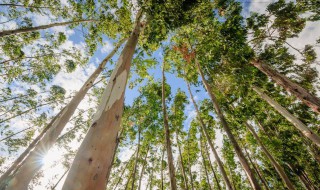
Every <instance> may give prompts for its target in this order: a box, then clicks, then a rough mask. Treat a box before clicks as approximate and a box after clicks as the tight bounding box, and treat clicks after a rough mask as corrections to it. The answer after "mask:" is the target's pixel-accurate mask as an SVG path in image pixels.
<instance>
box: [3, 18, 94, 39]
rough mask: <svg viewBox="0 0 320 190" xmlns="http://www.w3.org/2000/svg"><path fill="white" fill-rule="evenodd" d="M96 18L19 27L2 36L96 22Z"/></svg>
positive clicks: (4, 31) (6, 31)
mask: <svg viewBox="0 0 320 190" xmlns="http://www.w3.org/2000/svg"><path fill="white" fill-rule="evenodd" d="M95 21H96V20H92V19H91V20H77V21H68V22H59V23H52V24H47V25H42V26H34V27H30V28H19V29H15V30H3V31H1V32H0V38H1V37H4V36H10V35H15V34H21V33H26V32H34V31H38V30H44V29H48V28H52V27H55V26H66V25H69V24H75V23H84V22H95Z"/></svg>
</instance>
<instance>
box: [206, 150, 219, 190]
mask: <svg viewBox="0 0 320 190" xmlns="http://www.w3.org/2000/svg"><path fill="white" fill-rule="evenodd" d="M204 147H205V151H206V155H207V157H208V161H209V166H210V168H211V171H212V173H213V177H214V180H215V181H216V183H217V187H218V190H221V186H220V183H219V180H218V176H217V174H216V172H215V171H214V168H213V165H212V163H211V159H210V154H209V150H208V147H207V145H206V144H205V146H204Z"/></svg>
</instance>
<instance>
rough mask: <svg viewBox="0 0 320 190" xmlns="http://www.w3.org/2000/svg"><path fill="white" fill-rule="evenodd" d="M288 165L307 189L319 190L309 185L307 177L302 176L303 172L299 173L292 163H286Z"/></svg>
mask: <svg viewBox="0 0 320 190" xmlns="http://www.w3.org/2000/svg"><path fill="white" fill-rule="evenodd" d="M286 164H287V166H288V167H289V168H290V170H291V171H292V172H293V173H295V174H296V175H297V176H298V178H299V180H300V182H301V183H302V184H303V185H304V186H305V188H306V189H308V190H317V188H316V187H314V186H313V185H310V184H309V182H308V180H306V178H305V176H304V175H303V174H302V171H299V170H298V169H297V168H295V166H294V165H292V164H291V163H286Z"/></svg>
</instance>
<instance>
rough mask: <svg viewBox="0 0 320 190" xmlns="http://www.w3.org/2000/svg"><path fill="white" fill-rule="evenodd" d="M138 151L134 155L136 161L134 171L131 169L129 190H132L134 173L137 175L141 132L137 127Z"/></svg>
mask: <svg viewBox="0 0 320 190" xmlns="http://www.w3.org/2000/svg"><path fill="white" fill-rule="evenodd" d="M138 128H139V129H138V131H139V132H138V150H137V154H136V160H135V163H134V169H133V174H132V183H131V190H133V189H134V183H135V179H136V173H137V168H138V159H139V153H140V139H141V131H140V126H139V127H138Z"/></svg>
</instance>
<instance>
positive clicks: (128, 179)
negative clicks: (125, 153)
mask: <svg viewBox="0 0 320 190" xmlns="http://www.w3.org/2000/svg"><path fill="white" fill-rule="evenodd" d="M132 174H133V171H132V172H130V173H129V176H128V177H127V182H126V186H125V188H124V189H125V190H127V189H128V185H129V183H130V180H131V178H132Z"/></svg>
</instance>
